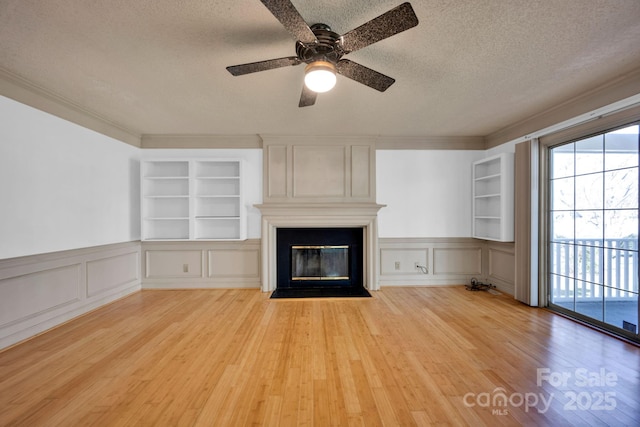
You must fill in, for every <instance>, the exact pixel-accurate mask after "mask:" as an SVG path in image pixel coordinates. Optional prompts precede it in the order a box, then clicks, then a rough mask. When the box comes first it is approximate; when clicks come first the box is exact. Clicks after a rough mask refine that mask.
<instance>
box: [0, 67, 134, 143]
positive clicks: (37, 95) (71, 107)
mask: <svg viewBox="0 0 640 427" xmlns="http://www.w3.org/2000/svg"><path fill="white" fill-rule="evenodd" d="M0 95H2V96H6V97H7V98H11V99H13V100H14V101H18V102H20V103H22V104H25V105H28V106H30V107H33V108H37V109H38V110H41V111H44V112H45V113H49V114H52V115H54V116H56V117H59V118H61V119H64V120H67V121H69V122H72V123H75V124H77V125H80V126H82V127H85V128H87V129H90V130H93V131H95V132H98V133H101V134H103V135H106V136H108V137H110V138H114V139H117V140H118V141H122V142H125V143H127V144H130V145H133V146H134V147H140V135H139V134H137V133H136V132H134V131H132V130H130V129H126V128H124V127H122V126H120V125H118V124H116V123H114V122H112V121H110V120H108V119H106V118H104V117H102V116H100V115H98V114H96V113H94V112H93V111H90V110H88V109H86V108H84V107H82V106H81V105H79V104H76V103H75V102H73V101H71V100H69V99H66V98H64V97H62V96H60V95H58V94H56V93H53V92H51V91H49V90H47V89H44V88H43V87H41V86H38V85H36V84H34V83H33V82H30V81H29V80H27V79H25V78H22V77H20V76H18V75H17V74H14V73H12V72H10V71H7V70H5V69H3V68H0Z"/></svg>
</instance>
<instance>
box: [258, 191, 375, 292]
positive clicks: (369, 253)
mask: <svg viewBox="0 0 640 427" xmlns="http://www.w3.org/2000/svg"><path fill="white" fill-rule="evenodd" d="M256 206H257V207H258V208H259V209H260V211H261V213H262V290H263V291H264V292H272V291H275V290H276V289H279V292H282V290H283V289H285V288H286V286H287V285H284V286H281V285H280V284H279V282H280V283H282V281H281V278H280V277H279V272H282V271H290V270H291V266H288V267H287V266H285V267H282V266H281V265H279V261H281V260H282V259H283V256H280V255H279V252H282V248H280V250H278V245H277V242H278V240H279V239H278V236H279V233H281V232H282V231H281V230H291V229H296V228H297V229H308V230H309V229H310V230H313V229H316V230H317V229H357V230H359V233H360V236H361V239H362V240H361V241H360V243H359V244H360V248H361V249H360V250H359V251H358V252H357V254H358V256H362V260H361V261H362V267H359V268H357V269H355V270H356V271H357V274H359V276H360V277H359V279H357V280H359V284H360V288H364V289H367V290H369V291H376V290H378V289H379V284H378V280H377V266H378V229H377V213H378V210H380V208H382V207H383V206H384V205H378V204H375V203H301V204H296V203H269V204H263V205H256ZM285 233H286V231H285ZM306 245H307V246H311V245H318V246H327V245H342V243H339V242H338V243H336V242H330V243H326V242H325V243H322V242H313V243H310V244H309V243H307V244H306ZM287 250H289V251H290V248H288V249H287ZM283 253H284V252H283ZM289 256H290V255H289ZM350 277H351V276H350ZM352 280H353V278H352ZM323 282H324V283H322V285H323V287H324V288H325V289H326V288H328V287H329V286H331V285H330V284H329V282H333V281H330V280H324V281H323ZM356 283H358V282H356ZM333 284H334V286H338V285H340V284H341V283H340V282H338V281H335V282H333ZM288 286H289V288H295V286H302V283H289V284H288ZM345 288H347V287H345ZM334 289H337V287H334Z"/></svg>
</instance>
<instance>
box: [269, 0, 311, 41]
mask: <svg viewBox="0 0 640 427" xmlns="http://www.w3.org/2000/svg"><path fill="white" fill-rule="evenodd" d="M260 1H261V2H262V4H263V5H265V6H266V7H267V9H269V11H270V12H271V13H272V14H273V16H275V17H276V19H277V20H278V21H280V23H281V24H282V25H283V26H284V28H285V29H286V30H287V31H289V32H290V33H291V34H292V35H293V36H294V37H295V38H296V40H299V41H301V42H303V43H316V42H317V41H318V39H317V38H316V35H315V34H313V31H311V28H309V25H307V23H306V22H305V20H304V18H302V16H301V15H300V13H299V12H298V10H297V9H296V8H295V6H294V5H293V4H292V3H291V2H290V1H289V0H260Z"/></svg>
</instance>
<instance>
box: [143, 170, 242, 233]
mask: <svg viewBox="0 0 640 427" xmlns="http://www.w3.org/2000/svg"><path fill="white" fill-rule="evenodd" d="M141 174H142V177H141V182H142V240H154V241H158V240H244V239H245V238H246V231H245V230H246V225H245V209H244V206H243V203H242V162H241V161H240V160H217V159H215V160H214V159H206V160H203V159H197V160H196V159H186V160H182V159H180V160H174V159H158V160H145V161H143V162H142V167H141Z"/></svg>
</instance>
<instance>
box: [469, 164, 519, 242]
mask: <svg viewBox="0 0 640 427" xmlns="http://www.w3.org/2000/svg"><path fill="white" fill-rule="evenodd" d="M513 168H514V163H513V154H512V153H502V154H499V155H497V156H493V157H489V158H486V159H482V160H479V161H477V162H474V163H473V201H472V205H473V237H475V238H477V239H484V240H495V241H499V242H513V235H514V216H513V209H514V187H513V180H514V169H513Z"/></svg>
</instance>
